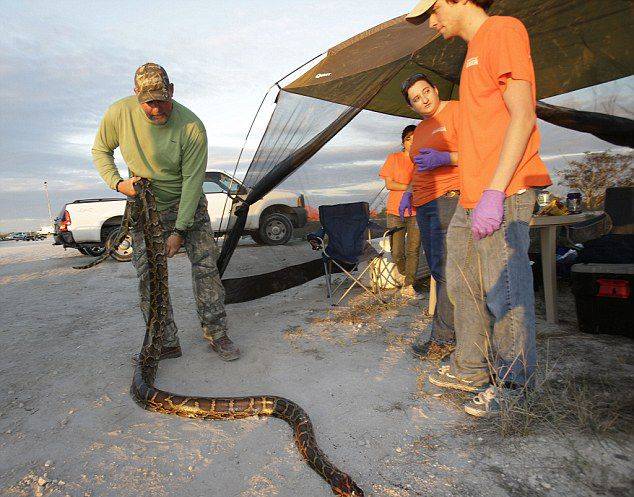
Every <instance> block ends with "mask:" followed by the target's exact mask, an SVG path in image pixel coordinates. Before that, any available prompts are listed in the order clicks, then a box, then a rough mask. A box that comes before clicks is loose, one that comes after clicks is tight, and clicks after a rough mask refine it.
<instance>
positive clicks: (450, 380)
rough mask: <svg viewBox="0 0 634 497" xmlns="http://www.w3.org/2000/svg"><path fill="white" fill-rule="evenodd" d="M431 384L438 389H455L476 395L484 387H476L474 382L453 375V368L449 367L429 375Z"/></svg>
mask: <svg viewBox="0 0 634 497" xmlns="http://www.w3.org/2000/svg"><path fill="white" fill-rule="evenodd" d="M429 383H431V384H432V385H436V386H437V387H443V388H453V389H455V390H462V391H464V392H474V393H475V392H479V391H481V390H482V386H480V385H476V384H475V383H474V382H472V381H469V380H465V379H463V378H458V377H457V376H454V375H452V374H451V367H450V366H449V365H446V366H441V367H440V369H439V370H438V371H436V372H435V373H431V374H430V375H429Z"/></svg>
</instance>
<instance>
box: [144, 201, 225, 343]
mask: <svg viewBox="0 0 634 497" xmlns="http://www.w3.org/2000/svg"><path fill="white" fill-rule="evenodd" d="M177 214H178V204H176V205H173V206H171V207H170V208H169V209H167V210H164V211H161V212H159V216H160V219H161V225H162V226H163V235H164V237H165V239H167V237H168V236H169V235H170V233H171V231H172V230H173V229H174V224H175V223H176V216H177ZM132 247H133V250H134V252H133V256H132V263H133V264H134V267H135V268H136V272H137V276H138V278H139V295H140V298H141V311H143V317H144V319H145V322H146V323H147V319H148V316H149V308H150V298H149V294H150V281H149V270H148V261H147V251H146V248H145V241H144V239H143V232H142V231H141V230H140V229H138V227H137V226H135V225H134V224H133V226H132ZM185 250H186V251H187V256H188V257H189V260H190V262H191V264H192V282H193V286H194V297H195V298H196V306H197V309H198V317H199V318H200V324H201V326H202V329H203V336H204V338H206V339H208V340H214V339H218V338H220V337H222V336H224V335H226V333H227V318H226V316H227V315H226V313H225V289H224V287H223V286H222V282H221V281H220V274H219V273H218V267H217V266H216V259H217V258H218V246H217V245H216V241H215V240H214V237H213V232H212V230H211V223H210V222H209V214H208V213H207V199H206V198H205V197H204V196H203V197H201V199H200V202H199V203H198V207H197V208H196V214H195V216H194V224H193V226H192V227H191V228H190V230H189V231H188V232H187V237H186V239H185ZM177 333H178V330H177V328H176V323H175V322H174V313H173V311H172V305H171V303H170V306H169V309H168V322H167V324H166V327H165V340H164V342H163V346H164V347H174V346H176V345H178V336H177Z"/></svg>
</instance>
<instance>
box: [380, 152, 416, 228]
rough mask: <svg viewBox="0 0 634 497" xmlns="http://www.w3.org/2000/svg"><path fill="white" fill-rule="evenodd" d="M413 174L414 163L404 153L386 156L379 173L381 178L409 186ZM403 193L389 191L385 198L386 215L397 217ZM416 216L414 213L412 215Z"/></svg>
mask: <svg viewBox="0 0 634 497" xmlns="http://www.w3.org/2000/svg"><path fill="white" fill-rule="evenodd" d="M413 173H414V163H413V162H412V160H411V159H410V158H409V155H408V154H407V153H405V152H395V153H393V154H390V155H388V156H387V159H385V164H383V167H382V168H381V171H380V172H379V176H381V178H383V179H385V178H390V179H391V180H392V181H396V182H397V183H402V184H404V185H409V183H410V182H411V181H412V174H413ZM403 193H404V192H402V191H400V190H390V193H389V195H388V196H387V213H388V214H393V215H395V216H398V215H399V214H398V205H399V204H400V203H401V198H403ZM412 215H416V211H415V210H414V212H413V213H412Z"/></svg>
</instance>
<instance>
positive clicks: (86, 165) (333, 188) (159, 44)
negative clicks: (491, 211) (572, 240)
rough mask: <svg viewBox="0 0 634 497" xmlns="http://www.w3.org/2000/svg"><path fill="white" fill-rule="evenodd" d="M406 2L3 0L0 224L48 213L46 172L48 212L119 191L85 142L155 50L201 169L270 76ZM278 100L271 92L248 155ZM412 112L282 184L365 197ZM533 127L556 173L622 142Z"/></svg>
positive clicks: (225, 153) (363, 118) (585, 103)
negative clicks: (196, 145)
mask: <svg viewBox="0 0 634 497" xmlns="http://www.w3.org/2000/svg"><path fill="white" fill-rule="evenodd" d="M414 3H415V1H414V0H406V1H403V0H391V1H390V2H386V1H385V0H365V1H350V2H341V1H338V0H337V1H333V0H320V1H319V2H315V1H303V0H294V1H291V0H281V1H278V0H276V1H270V0H266V1H265V0H261V1H256V0H234V1H231V2H229V1H212V0H207V1H187V0H181V1H180V2H173V1H162V0H153V1H152V2H151V10H150V9H148V5H149V4H148V3H147V2H140V1H138V2H137V1H125V2H124V1H99V2H96V1H89V0H83V1H64V0H58V1H56V2H54V3H51V2H46V1H39V2H34V1H24V0H23V1H20V2H15V1H13V0H0V7H1V8H2V12H3V16H2V17H3V19H2V21H0V23H1V26H2V31H3V36H2V37H0V101H1V102H2V104H1V105H0V136H2V139H1V140H0V177H2V180H1V181H0V232H6V231H16V230H29V229H37V228H39V227H40V226H42V225H44V224H47V223H48V219H49V216H48V209H47V203H46V197H45V194H44V188H43V187H44V182H45V181H46V182H47V184H48V191H49V194H50V200H51V206H52V213H53V217H55V216H56V215H57V214H58V213H59V211H60V210H61V209H62V207H63V206H64V204H65V203H66V202H71V201H73V200H76V199H80V198H98V197H112V196H116V195H117V194H116V193H115V192H112V191H111V190H109V189H108V188H107V187H106V186H105V184H104V183H103V181H102V180H101V179H100V177H99V176H98V174H97V173H96V171H95V169H94V167H93V166H92V160H91V153H90V149H91V146H92V142H93V139H94V135H95V133H96V130H97V127H98V125H99V121H100V119H101V117H102V115H103V113H104V112H105V110H106V109H107V108H108V106H109V105H110V104H111V103H113V102H114V101H116V100H118V99H120V98H123V97H125V96H127V95H130V94H132V87H133V75H134V71H135V69H136V68H137V67H138V66H139V65H141V64H143V63H145V62H148V61H154V62H158V63H159V64H161V65H163V66H164V67H165V68H166V69H167V71H168V73H169V75H170V79H171V80H172V82H173V83H174V84H175V99H176V100H177V101H179V102H180V103H182V104H184V105H185V106H186V107H188V108H190V109H191V110H193V111H194V112H195V113H196V114H197V115H198V117H200V118H201V119H202V121H203V122H204V124H205V127H206V129H207V135H208V139H209V163H208V168H209V169H212V168H213V169H223V170H226V171H233V169H234V167H235V164H236V159H237V157H238V154H239V151H240V148H241V146H242V144H243V141H244V138H245V135H246V132H247V130H248V128H249V125H250V123H251V120H252V119H253V116H254V114H255V112H256V110H257V108H258V105H259V104H260V101H261V99H262V98H263V96H264V94H265V93H266V92H267V90H268V89H269V87H270V86H271V85H272V84H273V83H275V82H276V81H277V80H278V79H280V78H281V77H282V76H284V75H286V74H287V73H289V72H291V71H292V70H294V69H295V68H297V67H299V66H301V65H302V64H304V63H305V62H307V61H308V60H310V59H312V58H313V57H315V56H316V55H318V54H320V53H323V52H325V51H326V50H327V49H328V48H329V47H331V46H333V45H336V44H337V43H339V42H341V41H343V40H345V39H347V38H349V37H351V36H353V35H355V34H357V33H359V32H361V31H363V30H365V29H368V28H370V27H372V26H374V25H376V24H379V23H381V22H383V21H385V20H387V19H391V18H393V17H396V16H399V15H401V14H404V13H406V12H407V11H408V10H409V8H411V7H412V5H413V4H414ZM632 90H634V78H632V77H630V78H626V79H625V80H620V81H617V82H612V83H608V84H605V85H601V86H600V87H597V88H592V89H586V90H581V91H579V92H575V93H574V94H568V95H563V96H560V97H556V98H554V99H550V100H549V101H550V102H552V103H556V104H559V105H567V106H570V107H574V108H578V109H583V110H597V111H606V110H607V111H610V112H612V113H615V114H619V115H624V116H627V117H632V115H633V113H634V96H633V95H634V91H632ZM271 95H272V96H274V92H273V93H272V94H271ZM272 108H273V106H272V104H271V97H270V98H269V100H268V101H267V104H266V105H265V107H264V109H263V112H262V113H261V114H260V118H259V119H258V122H257V125H256V127H255V128H254V130H253V132H252V135H251V139H250V140H249V143H248V147H247V148H248V151H247V156H246V158H247V159H248V157H249V151H252V150H253V149H254V148H255V145H257V143H258V141H259V138H260V137H261V134H262V130H263V126H264V124H266V122H267V119H268V116H269V115H270V112H271V110H272ZM411 122H412V121H410V120H406V119H400V118H394V117H390V116H382V115H379V114H376V113H372V112H363V113H361V114H360V115H359V116H358V117H357V118H356V119H355V120H354V121H353V122H352V123H351V124H350V125H349V126H348V127H347V128H346V129H345V130H344V131H342V132H341V133H340V134H339V135H338V136H337V137H336V138H335V139H334V140H333V141H332V142H331V143H329V144H328V145H327V146H326V147H325V148H324V149H323V150H322V151H320V152H319V153H318V154H317V155H316V156H315V157H314V158H313V159H311V160H310V161H309V163H308V164H307V165H306V166H304V167H303V168H301V169H300V170H299V172H298V173H296V175H294V176H293V177H291V178H290V179H289V180H288V181H287V182H286V184H285V185H283V186H284V187H286V188H289V189H293V190H295V191H301V192H302V193H307V196H308V198H309V199H310V201H312V202H314V203H321V202H324V201H327V200H328V199H329V198H332V199H335V200H337V201H342V200H341V199H342V198H345V199H351V200H355V199H357V198H361V197H365V198H366V199H368V200H372V199H373V198H374V197H375V196H376V194H377V193H379V190H380V188H381V182H380V181H379V180H378V178H377V176H376V173H377V172H378V169H379V168H380V166H381V165H382V163H383V160H384V159H385V156H386V155H387V154H388V153H390V152H393V151H395V150H398V149H399V144H400V143H399V142H400V132H401V130H402V128H403V126H404V125H406V124H409V123H411ZM540 128H541V131H542V143H543V145H542V149H541V153H542V157H543V158H544V159H545V160H546V162H547V164H548V166H549V168H551V169H552V170H553V171H554V170H556V169H557V168H558V167H561V166H562V165H565V163H566V160H568V159H571V158H572V159H574V158H577V157H580V156H581V155H582V154H583V153H584V152H585V151H603V150H608V149H614V150H617V148H616V147H614V146H612V145H610V144H608V143H605V142H603V141H601V140H599V139H597V138H594V137H592V136H590V135H586V134H582V133H576V132H572V131H569V130H564V129H561V128H556V127H555V126H552V125H549V124H547V123H540ZM116 157H117V158H118V165H119V166H120V167H121V169H122V170H123V169H124V164H123V162H122V159H121V156H120V155H118V156H116ZM247 163H248V162H245V161H242V162H241V167H240V169H239V171H244V169H245V166H246V165H247ZM350 166H354V167H350ZM324 171H327V174H323V172H324Z"/></svg>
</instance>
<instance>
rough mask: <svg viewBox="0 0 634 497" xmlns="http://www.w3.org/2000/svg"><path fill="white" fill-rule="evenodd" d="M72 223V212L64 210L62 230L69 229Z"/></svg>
mask: <svg viewBox="0 0 634 497" xmlns="http://www.w3.org/2000/svg"><path fill="white" fill-rule="evenodd" d="M69 224H70V214H69V213H68V211H64V217H63V218H62V220H61V221H60V222H59V230H60V231H68V225H69Z"/></svg>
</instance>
